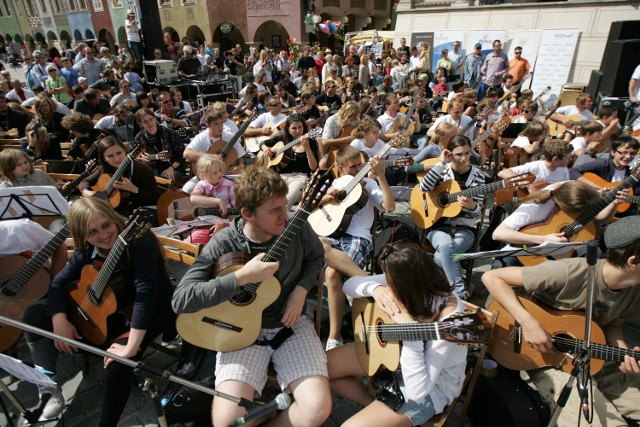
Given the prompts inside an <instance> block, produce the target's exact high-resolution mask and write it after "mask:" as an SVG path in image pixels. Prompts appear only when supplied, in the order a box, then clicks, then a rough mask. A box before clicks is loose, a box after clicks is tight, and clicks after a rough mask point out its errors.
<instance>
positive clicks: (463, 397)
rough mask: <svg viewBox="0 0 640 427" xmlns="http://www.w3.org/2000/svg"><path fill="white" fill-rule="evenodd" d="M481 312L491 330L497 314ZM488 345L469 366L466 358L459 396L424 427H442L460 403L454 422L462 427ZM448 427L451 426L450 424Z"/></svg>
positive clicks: (472, 307) (483, 346)
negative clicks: (462, 383)
mask: <svg viewBox="0 0 640 427" xmlns="http://www.w3.org/2000/svg"><path fill="white" fill-rule="evenodd" d="M464 305H465V307H466V308H467V310H470V311H475V310H477V309H479V307H478V306H476V305H473V304H471V303H469V302H466V301H464ZM482 312H483V313H484V314H485V315H486V316H487V319H489V322H491V328H492V329H493V326H494V325H495V323H496V320H497V319H498V312H497V311H495V312H493V313H491V312H489V311H487V310H484V309H482ZM487 349H488V345H487V344H483V345H481V346H479V348H478V355H477V359H476V360H475V362H473V363H472V364H471V365H470V364H469V358H467V368H466V376H465V378H464V385H463V386H462V392H461V393H460V396H458V397H457V398H456V399H454V401H453V402H451V404H449V405H447V407H445V408H444V411H442V412H441V413H439V414H437V415H435V416H434V417H432V418H431V419H430V420H429V421H427V422H426V423H424V424H423V426H424V427H443V426H444V425H445V424H447V421H448V419H449V417H450V416H451V415H452V414H453V412H454V411H453V410H454V408H455V407H456V405H457V403H458V402H461V403H462V408H461V410H460V412H459V413H458V412H456V414H457V415H458V420H457V422H456V424H455V425H456V426H457V427H462V426H463V425H464V421H465V417H466V415H467V411H468V410H469V405H470V404H471V398H472V397H473V391H474V389H475V387H476V382H477V381H478V375H480V369H481V368H482V362H483V361H484V358H485V356H486V354H487ZM449 425H452V424H451V423H450V424H449Z"/></svg>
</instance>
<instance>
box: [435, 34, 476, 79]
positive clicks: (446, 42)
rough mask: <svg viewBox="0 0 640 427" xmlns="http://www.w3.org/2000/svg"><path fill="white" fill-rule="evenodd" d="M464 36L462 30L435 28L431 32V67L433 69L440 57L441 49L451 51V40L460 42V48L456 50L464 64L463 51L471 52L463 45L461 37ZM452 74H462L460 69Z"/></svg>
mask: <svg viewBox="0 0 640 427" xmlns="http://www.w3.org/2000/svg"><path fill="white" fill-rule="evenodd" d="M463 37H464V30H436V31H434V32H433V49H432V51H431V69H432V70H434V71H435V69H436V64H437V63H438V61H439V60H441V59H442V50H443V49H447V50H449V52H453V42H455V41H458V42H460V50H459V51H458V52H459V53H460V54H461V55H462V57H461V58H460V60H461V61H462V62H463V64H464V52H465V51H467V52H471V50H473V49H471V50H469V49H468V47H467V46H465V45H464V43H463V42H462V39H463ZM454 74H462V70H460V71H459V72H457V73H454Z"/></svg>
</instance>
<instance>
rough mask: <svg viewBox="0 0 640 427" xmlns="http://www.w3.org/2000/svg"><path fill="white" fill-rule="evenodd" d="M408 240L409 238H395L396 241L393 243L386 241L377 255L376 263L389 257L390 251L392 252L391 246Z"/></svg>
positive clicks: (393, 246)
mask: <svg viewBox="0 0 640 427" xmlns="http://www.w3.org/2000/svg"><path fill="white" fill-rule="evenodd" d="M408 241H409V239H400V240H397V241H395V242H393V243H388V244H387V245H386V246H385V247H384V249H383V250H382V252H381V253H380V255H379V256H378V263H383V262H386V260H387V258H388V257H389V255H390V254H391V252H393V248H395V247H396V245H398V244H401V243H406V242H408Z"/></svg>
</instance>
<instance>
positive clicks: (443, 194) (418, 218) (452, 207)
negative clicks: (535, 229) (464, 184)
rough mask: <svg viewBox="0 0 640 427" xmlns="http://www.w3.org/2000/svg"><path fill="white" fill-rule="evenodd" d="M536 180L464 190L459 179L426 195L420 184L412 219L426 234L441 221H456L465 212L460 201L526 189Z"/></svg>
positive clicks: (519, 178)
mask: <svg viewBox="0 0 640 427" xmlns="http://www.w3.org/2000/svg"><path fill="white" fill-rule="evenodd" d="M534 179H535V177H534V175H533V174H532V173H523V174H520V175H516V176H513V177H511V178H507V179H503V180H502V181H496V182H492V183H490V184H485V185H478V186H476V187H471V188H467V189H465V190H462V189H461V187H460V184H459V183H458V181H456V180H455V179H451V180H448V181H445V182H443V183H442V184H440V185H436V186H435V187H434V189H433V190H431V191H428V192H426V193H425V192H423V191H422V190H421V189H420V184H418V185H416V186H415V187H414V188H413V190H411V197H410V203H411V217H412V218H413V221H414V222H415V223H416V225H417V226H418V227H420V228H422V229H423V230H426V229H427V228H431V227H432V226H433V224H435V223H436V222H437V221H438V220H440V218H442V217H446V218H454V217H456V216H458V215H459V214H460V212H462V206H461V205H460V203H458V201H457V200H458V197H459V196H463V197H474V196H481V195H484V194H488V193H493V192H494V191H496V190H499V189H501V188H508V187H524V186H527V185H529V184H531V183H532V182H533V180H534Z"/></svg>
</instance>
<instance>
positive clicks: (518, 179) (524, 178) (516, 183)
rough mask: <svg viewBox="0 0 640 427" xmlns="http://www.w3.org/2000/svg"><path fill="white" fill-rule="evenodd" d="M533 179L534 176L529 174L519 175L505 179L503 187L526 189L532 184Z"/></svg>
mask: <svg viewBox="0 0 640 427" xmlns="http://www.w3.org/2000/svg"><path fill="white" fill-rule="evenodd" d="M535 179H536V177H535V175H534V174H532V173H530V172H526V173H521V174H520V175H516V176H512V177H511V178H507V179H505V180H504V187H505V188H508V187H526V186H527V185H530V184H533V181H535Z"/></svg>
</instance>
